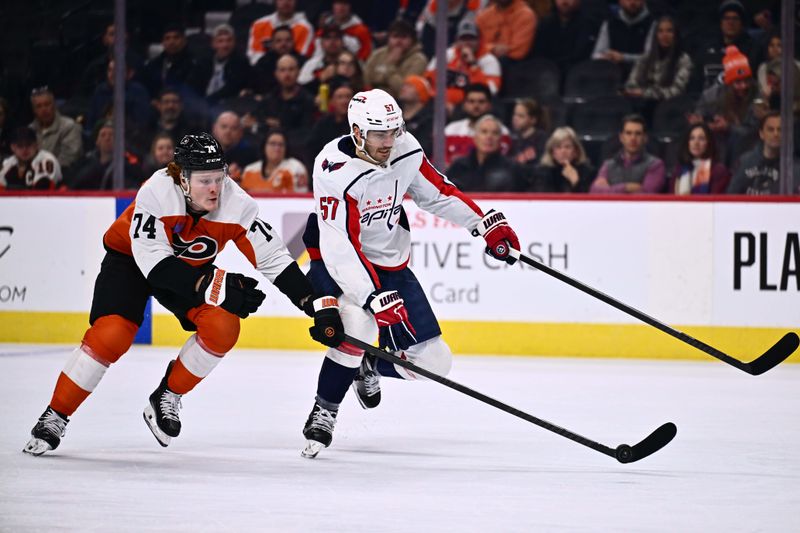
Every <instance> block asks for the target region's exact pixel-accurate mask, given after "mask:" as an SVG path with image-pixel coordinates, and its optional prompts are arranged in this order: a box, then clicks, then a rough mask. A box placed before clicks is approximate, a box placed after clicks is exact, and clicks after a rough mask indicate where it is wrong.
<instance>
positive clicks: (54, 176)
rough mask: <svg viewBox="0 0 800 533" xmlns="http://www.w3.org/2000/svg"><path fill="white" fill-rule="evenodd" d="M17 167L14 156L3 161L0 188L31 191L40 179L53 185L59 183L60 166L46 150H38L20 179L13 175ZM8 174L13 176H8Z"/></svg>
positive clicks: (0, 172) (0, 170) (0, 169)
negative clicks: (16, 188)
mask: <svg viewBox="0 0 800 533" xmlns="http://www.w3.org/2000/svg"><path fill="white" fill-rule="evenodd" d="M18 165H19V160H17V156H15V155H12V156H11V157H7V158H5V159H4V160H3V166H2V168H0V187H8V188H11V187H19V188H26V189H33V188H34V187H35V185H36V182H37V181H39V180H41V179H48V180H50V181H51V182H52V183H53V184H54V185H58V184H59V183H61V165H60V164H59V163H58V159H56V156H54V155H53V154H52V153H50V152H48V151H47V150H39V152H37V154H36V155H35V156H34V158H33V161H31V164H30V167H29V168H28V170H27V171H26V172H25V175H24V176H23V177H21V178H20V177H19V176H18V175H16V174H14V173H16V172H17V170H16V169H17V166H18ZM12 169H13V170H12ZM10 172H11V173H12V174H13V175H12V174H9V173H10Z"/></svg>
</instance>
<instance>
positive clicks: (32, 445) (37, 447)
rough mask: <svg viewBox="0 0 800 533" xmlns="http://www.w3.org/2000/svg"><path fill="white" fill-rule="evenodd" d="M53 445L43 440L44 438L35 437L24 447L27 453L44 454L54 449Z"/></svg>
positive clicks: (23, 450) (23, 449) (24, 451)
mask: <svg viewBox="0 0 800 533" xmlns="http://www.w3.org/2000/svg"><path fill="white" fill-rule="evenodd" d="M52 449H53V447H52V446H50V445H49V444H47V442H45V441H43V440H42V439H37V438H36V437H33V438H32V439H31V440H29V441H28V444H26V445H25V447H24V448H22V452H23V453H27V454H29V455H33V456H39V455H42V454H43V453H44V452H49V451H50V450H52Z"/></svg>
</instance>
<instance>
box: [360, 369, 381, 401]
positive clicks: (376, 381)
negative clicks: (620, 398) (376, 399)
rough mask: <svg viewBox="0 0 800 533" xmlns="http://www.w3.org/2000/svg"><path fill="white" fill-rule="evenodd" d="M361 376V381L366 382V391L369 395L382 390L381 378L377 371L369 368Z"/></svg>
mask: <svg viewBox="0 0 800 533" xmlns="http://www.w3.org/2000/svg"><path fill="white" fill-rule="evenodd" d="M360 377H361V382H362V383H363V384H364V392H365V393H366V394H367V396H372V395H374V394H377V393H379V392H380V391H381V378H380V376H379V375H378V373H377V372H375V371H373V370H368V371H366V372H364V374H363V375H361V376H360Z"/></svg>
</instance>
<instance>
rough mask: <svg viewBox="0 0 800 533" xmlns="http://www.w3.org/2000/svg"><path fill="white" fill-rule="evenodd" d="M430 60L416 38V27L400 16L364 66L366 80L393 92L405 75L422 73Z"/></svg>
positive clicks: (394, 93) (398, 89) (370, 83)
mask: <svg viewBox="0 0 800 533" xmlns="http://www.w3.org/2000/svg"><path fill="white" fill-rule="evenodd" d="M427 63H428V60H427V58H426V57H425V54H423V53H422V47H421V46H420V45H419V43H418V42H417V34H416V33H415V32H414V27H413V26H412V25H411V24H410V23H408V22H406V21H405V20H402V19H398V20H395V21H394V22H392V24H391V25H390V26H389V41H388V43H387V44H386V46H382V47H381V48H378V49H377V50H375V51H374V52H373V53H372V55H371V56H370V58H369V60H367V64H366V65H365V66H364V83H365V84H366V85H367V86H369V87H372V88H375V89H383V90H384V91H386V92H388V93H389V94H391V95H392V96H395V95H397V94H398V93H399V92H400V87H401V86H402V85H403V82H404V81H405V79H406V77H407V76H409V75H411V74H422V73H423V72H425V65H426V64H427Z"/></svg>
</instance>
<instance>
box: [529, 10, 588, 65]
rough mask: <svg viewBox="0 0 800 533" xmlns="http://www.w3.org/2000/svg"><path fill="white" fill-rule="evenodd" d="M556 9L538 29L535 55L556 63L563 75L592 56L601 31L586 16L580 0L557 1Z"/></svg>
mask: <svg viewBox="0 0 800 533" xmlns="http://www.w3.org/2000/svg"><path fill="white" fill-rule="evenodd" d="M554 7H555V9H554V10H553V12H552V13H550V14H549V15H547V16H546V17H544V18H542V21H541V23H540V24H539V26H538V28H536V41H535V42H534V45H533V53H534V55H535V56H537V57H544V58H547V59H549V60H550V61H553V62H554V63H555V64H556V65H558V68H559V69H560V71H561V74H562V76H563V75H566V73H567V71H569V69H570V68H572V67H573V66H574V65H577V64H578V63H580V62H581V61H585V60H587V59H589V58H590V57H591V55H592V50H594V46H595V41H596V40H597V32H598V28H597V26H596V25H595V24H594V23H593V22H592V21H591V19H590V18H589V17H588V16H587V15H586V13H585V10H584V9H583V7H582V6H581V0H554Z"/></svg>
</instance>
